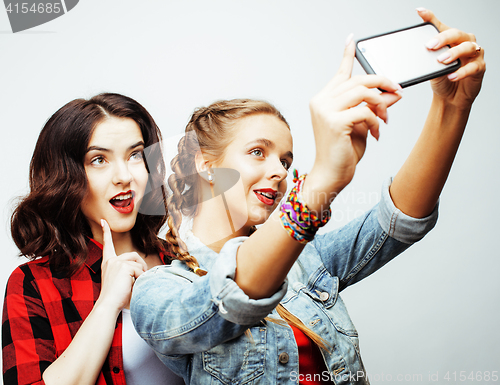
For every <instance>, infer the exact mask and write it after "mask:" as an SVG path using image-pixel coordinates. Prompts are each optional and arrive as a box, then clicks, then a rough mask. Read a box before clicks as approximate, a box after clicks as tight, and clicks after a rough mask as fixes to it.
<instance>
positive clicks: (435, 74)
mask: <svg viewBox="0 0 500 385" xmlns="http://www.w3.org/2000/svg"><path fill="white" fill-rule="evenodd" d="M427 24H430V25H432V26H433V27H434V28H435V29H436V33H439V30H438V29H437V27H436V26H435V25H434V24H432V23H430V22H425V23H420V24H417V25H412V26H410V27H406V28H400V29H396V30H394V31H390V32H385V33H380V34H378V35H373V36H369V37H365V38H363V39H358V40H356V59H357V60H358V62H359V64H361V67H363V69H364V70H365V72H366V73H367V74H370V75H376V74H375V71H374V70H373V68H372V67H371V66H370V64H368V61H367V60H366V59H365V57H364V55H363V53H362V52H361V51H360V50H359V49H358V43H359V42H361V41H364V40H369V39H373V38H375V37H379V36H384V35H390V34H392V33H396V32H401V31H406V30H408V29H412V28H418V27H421V26H422V25H427ZM460 65H461V64H460V59H457V63H456V64H454V65H450V66H447V67H446V68H443V69H442V70H440V71H435V72H431V73H429V74H427V75H425V76H420V77H418V78H414V79H410V80H408V81H405V82H402V83H401V84H400V86H401V87H402V88H405V87H409V86H413V85H415V84H418V83H422V82H425V81H427V80H431V79H435V78H438V77H440V76H444V75H447V74H449V73H452V72H454V71H456V70H457V69H459V68H460ZM381 91H383V90H381Z"/></svg>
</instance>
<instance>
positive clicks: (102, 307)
mask: <svg viewBox="0 0 500 385" xmlns="http://www.w3.org/2000/svg"><path fill="white" fill-rule="evenodd" d="M101 294H102V293H101ZM122 309H123V307H121V306H118V305H117V304H116V303H113V302H112V301H108V300H106V298H103V296H102V295H100V296H99V298H98V299H97V301H96V302H95V304H94V307H93V309H92V312H94V313H99V314H100V315H101V316H104V317H106V316H107V317H113V318H115V319H116V318H117V317H118V314H120V312H121V311H122Z"/></svg>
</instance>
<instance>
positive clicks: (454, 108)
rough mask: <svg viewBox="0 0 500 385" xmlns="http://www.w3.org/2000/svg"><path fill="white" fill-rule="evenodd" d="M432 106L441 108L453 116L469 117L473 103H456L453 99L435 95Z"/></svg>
mask: <svg viewBox="0 0 500 385" xmlns="http://www.w3.org/2000/svg"><path fill="white" fill-rule="evenodd" d="M432 106H434V107H437V108H439V109H440V110H441V111H443V112H446V113H448V112H449V113H452V114H464V115H468V114H469V113H470V110H471V108H472V102H470V103H467V102H462V103H458V104H457V103H456V102H455V101H454V100H453V99H451V98H447V97H442V96H439V95H437V94H434V96H433V98H432Z"/></svg>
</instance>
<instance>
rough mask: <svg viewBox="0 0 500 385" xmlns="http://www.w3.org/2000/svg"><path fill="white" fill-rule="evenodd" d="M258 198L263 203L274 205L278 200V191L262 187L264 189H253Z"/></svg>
mask: <svg viewBox="0 0 500 385" xmlns="http://www.w3.org/2000/svg"><path fill="white" fill-rule="evenodd" d="M253 192H254V193H255V195H256V196H257V199H258V200H260V201H261V202H262V203H264V204H266V205H268V206H272V205H274V201H275V200H276V196H277V192H276V191H274V190H273V189H262V190H253Z"/></svg>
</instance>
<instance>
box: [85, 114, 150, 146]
mask: <svg viewBox="0 0 500 385" xmlns="http://www.w3.org/2000/svg"><path fill="white" fill-rule="evenodd" d="M142 140H143V138H142V133H141V129H140V128H139V125H138V124H137V123H136V122H135V121H134V120H132V119H129V118H117V117H110V118H107V119H105V120H103V121H102V122H100V123H99V124H97V126H96V127H95V129H94V132H93V133H92V137H91V138H90V142H89V146H96V145H100V146H103V147H106V148H111V147H116V146H119V145H121V144H124V143H125V144H126V143H136V142H139V141H142Z"/></svg>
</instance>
